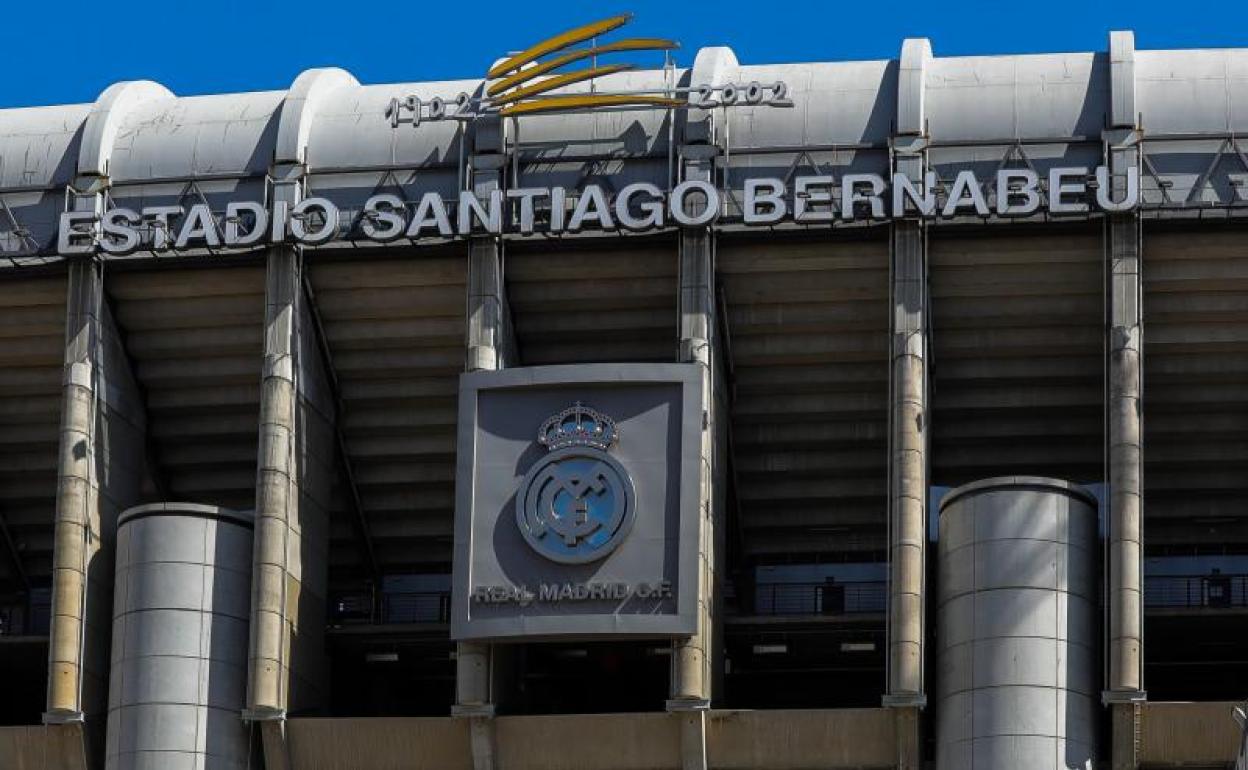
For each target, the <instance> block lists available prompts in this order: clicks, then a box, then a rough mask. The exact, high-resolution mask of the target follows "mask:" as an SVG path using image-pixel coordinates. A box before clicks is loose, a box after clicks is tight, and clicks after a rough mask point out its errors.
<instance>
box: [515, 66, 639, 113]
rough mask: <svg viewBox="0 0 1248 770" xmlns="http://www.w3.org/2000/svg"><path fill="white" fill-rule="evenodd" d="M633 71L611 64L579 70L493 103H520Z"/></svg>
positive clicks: (527, 87)
mask: <svg viewBox="0 0 1248 770" xmlns="http://www.w3.org/2000/svg"><path fill="white" fill-rule="evenodd" d="M631 69H636V67H634V66H633V65H631V64H611V65H609V66H606V67H593V68H591V69H587V70H577V71H576V72H568V73H565V74H563V75H555V76H554V77H550V78H546V79H545V80H542V81H539V82H537V83H534V84H532V85H528V86H525V87H523V88H517V89H516V90H515V91H512V92H511V93H508V94H504V95H503V96H498V97H495V98H494V100H493V102H494V104H510V103H512V102H518V101H520V100H521V99H527V98H528V97H530V96H536V95H538V94H541V93H545V92H547V91H553V90H554V89H556V88H561V87H563V86H568V85H572V84H573V83H580V82H582V81H585V80H591V79H593V78H596V77H601V76H603V75H614V74H615V73H617V72H624V71H626V70H631Z"/></svg>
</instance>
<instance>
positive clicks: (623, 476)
mask: <svg viewBox="0 0 1248 770" xmlns="http://www.w3.org/2000/svg"><path fill="white" fill-rule="evenodd" d="M633 509H634V492H633V482H632V479H630V478H629V476H628V472H627V471H625V470H624V466H622V465H620V463H619V461H617V460H616V459H615V458H614V457H612V456H610V455H609V454H607V453H606V452H603V451H601V450H599V449H596V448H593V447H584V446H575V447H568V448H566V449H559V450H556V451H554V452H551V453H550V454H548V455H546V456H545V457H543V458H542V459H541V460H540V461H539V462H538V463H537V464H535V465H534V466H533V467H532V468H531V469H529V472H528V473H527V474H526V475H525V477H524V481H523V482H522V483H521V485H520V492H519V494H517V495H516V524H517V525H518V526H519V528H520V533H521V534H522V535H523V536H524V539H525V541H526V542H528V544H529V545H530V546H531V547H532V548H533V550H534V551H537V553H539V554H541V555H542V556H544V557H546V558H547V559H550V560H551V561H554V562H558V563H560V564H585V563H588V562H591V561H597V560H598V559H601V558H603V557H605V556H606V555H607V554H609V553H611V552H612V551H614V550H615V548H616V547H617V546H618V545H619V544H620V542H621V541H623V540H624V538H625V537H627V536H628V533H629V530H631V529H632V526H633Z"/></svg>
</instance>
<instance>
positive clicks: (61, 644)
mask: <svg viewBox="0 0 1248 770" xmlns="http://www.w3.org/2000/svg"><path fill="white" fill-rule="evenodd" d="M96 198H97V196H87V197H86V198H85V199H83V200H80V201H79V204H80V206H93V205H95V203H94V201H95V199H96ZM67 285H68V299H67V304H66V325H65V327H66V337H65V343H66V344H65V369H64V377H63V380H62V383H63V384H62V392H63V398H62V407H61V410H62V411H61V428H60V457H59V460H58V482H57V497H56V520H55V530H54V542H53V554H52V560H53V565H52V623H51V628H50V631H49V633H50V643H49V652H48V658H49V662H48V663H49V677H48V700H47V711H46V712H45V714H44V723H45V724H49V725H59V724H64V723H84V722H85V725H86V727H85V730H82V733H81V734H82V736H83V737H84V738H85V741H86V747H85V749H84V752H85V753H86V754H88V755H92V756H101V755H102V754H103V751H102V748H103V736H104V721H105V718H106V716H107V711H108V668H109V649H110V646H111V639H112V632H111V614H112V591H111V589H110V587H109V586H110V585H111V583H112V581H113V551H114V542H115V538H116V521H117V515H118V513H119V512H120V511H121V510H122V509H123V508H125V507H128V506H130V505H133V504H134V503H136V502H138V498H139V496H140V494H141V488H142V482H143V478H144V475H145V473H146V467H147V464H146V458H145V452H144V444H145V441H144V437H145V431H146V419H145V414H144V409H143V405H142V400H141V398H140V397H139V395H138V389H137V387H136V385H135V383H134V380H133V379H132V378H131V374H130V367H129V365H128V362H127V360H126V357H125V355H126V354H125V350H124V349H123V347H122V345H121V344H120V341H119V338H118V335H117V333H116V330H115V328H114V326H113V319H112V318H111V316H110V315H109V313H108V306H107V303H106V302H105V301H104V276H103V266H102V265H101V264H100V263H99V262H98V261H96V260H95V259H93V258H88V259H80V260H75V261H72V262H70V263H69V276H68V281H67ZM76 729H82V728H76Z"/></svg>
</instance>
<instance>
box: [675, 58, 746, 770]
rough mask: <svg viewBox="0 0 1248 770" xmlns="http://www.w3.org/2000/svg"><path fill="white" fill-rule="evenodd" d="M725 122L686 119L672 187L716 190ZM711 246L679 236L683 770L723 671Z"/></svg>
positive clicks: (695, 208) (707, 68) (733, 70)
mask: <svg viewBox="0 0 1248 770" xmlns="http://www.w3.org/2000/svg"><path fill="white" fill-rule="evenodd" d="M738 69H739V64H738V62H737V57H736V54H734V53H733V52H732V50H731V49H729V48H703V49H702V50H700V51H698V54H697V56H696V57H695V59H694V63H693V67H692V69H691V72H690V82H691V83H693V84H695V85H698V86H700V85H715V84H719V83H725V82H731V81H732V79H733V78H734V77H735V76H736V74H737V71H738ZM726 117H727V116H722V117H721V116H717V115H716V114H715V113H714V112H713V111H710V110H701V109H697V108H696V107H693V108H691V109H689V110H688V111H687V112H686V114H685V115H684V122H683V124H682V125H681V126H680V131H679V133H678V137H677V141H679V142H680V146H679V165H678V168H677V171H678V174H679V177H680V178H679V179H678V180H673V183H675V182H676V181H687V182H694V181H696V182H708V183H710V184H712V185H714V186H715V187H717V188H718V187H719V186H720V185H719V179H718V178H717V173H716V171H717V168H718V161H719V159H720V158H721V157H722V156H723V154H724V148H723V147H722V146H721V144H720V142H721V136H722V135H723V134H724V133H725V132H723V131H721V128H722V126H720V125H718V124H717V120H721V119H726ZM700 198H701V196H697V195H694V196H687V197H686V199H685V210H686V213H690V214H692V213H697V212H700V211H701V210H702V209H703V208H704V207H705V206H706V205H708V204H709V201H704V200H701V199H700ZM715 245H716V239H715V233H714V231H713V230H712V229H711V228H710V227H708V226H687V227H682V228H681V230H680V234H679V245H678V248H679V252H678V254H677V259H678V260H679V263H678V266H679V287H678V290H679V294H678V297H677V302H678V307H677V312H678V314H679V328H678V333H679V339H678V343H677V359H678V360H679V361H682V362H684V363H691V364H696V365H698V367H699V368H700V369H701V371H702V403H703V404H705V405H706V406H705V409H706V412H705V413H704V414H703V419H702V426H703V429H702V439H701V441H702V445H701V448H700V455H701V457H700V460H701V462H700V463H699V493H698V513H699V515H700V517H701V526H700V527H699V528H698V574H697V576H696V579H697V583H698V585H697V595H698V605H697V630H696V631H695V633H694V634H693V635H692V636H688V637H682V638H678V639H676V640H675V641H674V642H673V644H672V667H671V675H670V679H671V683H670V690H669V692H670V696H671V697H670V699H669V700H668V702H667V710H668V711H670V712H674V716H675V717H676V718H678V719H679V720H680V743H681V767H682V770H706V767H707V749H706V711H707V710H708V709H709V708H710V707H711V702H712V700H713V698H714V697H715V689H716V682H717V681H718V679H719V676H718V673H719V672H720V671H722V668H723V663H722V654H721V653H720V652H719V648H720V647H721V646H722V645H721V643H720V639H721V636H722V634H721V631H722V618H721V614H720V609H721V608H720V606H719V595H720V592H719V586H718V585H717V577H718V574H719V573H720V572H721V570H720V569H719V564H718V560H719V559H720V558H722V557H721V555H722V554H723V552H724V549H723V548H722V547H721V541H722V540H723V531H724V528H723V527H722V526H717V522H718V521H722V519H723V512H724V501H723V495H720V494H718V491H719V490H720V489H722V488H723V485H724V480H723V478H722V475H723V468H724V463H721V462H717V458H720V457H722V453H723V451H724V447H723V446H722V445H723V438H721V437H719V436H718V432H717V431H716V424H717V420H718V416H719V415H720V414H721V413H723V412H724V409H723V408H722V406H721V404H720V402H719V399H718V398H717V395H718V391H719V388H718V382H719V377H718V376H717V371H716V370H717V366H718V364H719V362H718V351H717V349H716V338H717V336H718V335H717V334H716V302H715ZM682 579H687V578H685V577H682Z"/></svg>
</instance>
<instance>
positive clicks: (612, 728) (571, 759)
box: [287, 709, 896, 770]
mask: <svg viewBox="0 0 1248 770" xmlns="http://www.w3.org/2000/svg"><path fill="white" fill-rule="evenodd" d="M679 720H680V715H677V714H664V713H639V714H579V715H558V716H513V717H499V718H498V719H497V731H496V734H495V740H496V746H495V750H496V754H495V760H496V763H497V764H496V767H497V770H678V768H680V766H681V758H680V721H679ZM287 739H288V741H289V751H290V767H291V768H292V770H348V768H349V769H350V770H392V769H393V770H399V768H402V769H403V770H471V768H472V757H471V752H470V747H469V733H468V722H467V720H462V719H453V718H436V717H435V718H394V719H291V720H290V721H289V722H288V724H287ZM895 742H896V739H895V731H894V719H893V714H892V712H891V711H889V710H887V709H841V710H829V711H711V712H708V715H707V753H708V758H709V762H708V766H709V767H710V768H714V770H816V769H818V770H836V768H876V767H879V768H884V767H891V766H893V764H894V757H895V754H896V748H895V745H894V744H895Z"/></svg>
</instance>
